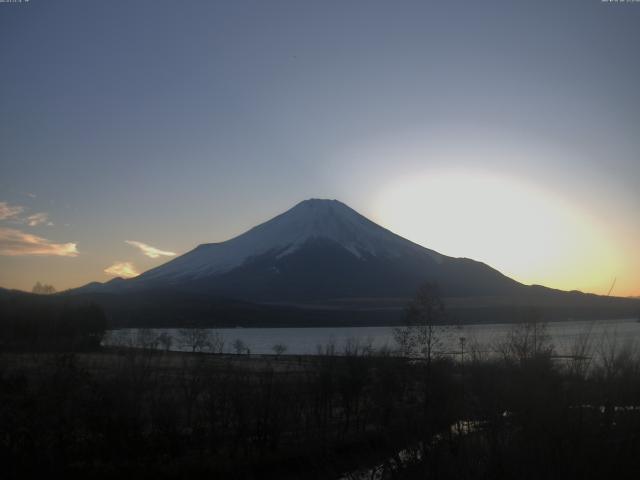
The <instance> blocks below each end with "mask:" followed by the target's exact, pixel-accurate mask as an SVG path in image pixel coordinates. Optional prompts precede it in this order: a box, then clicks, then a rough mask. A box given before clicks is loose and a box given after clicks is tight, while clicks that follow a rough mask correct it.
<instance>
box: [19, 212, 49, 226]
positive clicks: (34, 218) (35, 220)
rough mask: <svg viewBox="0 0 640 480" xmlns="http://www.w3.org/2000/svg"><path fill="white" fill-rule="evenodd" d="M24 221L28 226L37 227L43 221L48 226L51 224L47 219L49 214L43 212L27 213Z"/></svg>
mask: <svg viewBox="0 0 640 480" xmlns="http://www.w3.org/2000/svg"><path fill="white" fill-rule="evenodd" d="M25 222H26V223H27V225H29V226H30V227H37V226H38V225H42V224H43V223H46V224H47V225H48V226H52V225H53V223H52V222H50V221H49V215H48V214H46V213H44V212H40V213H34V214H33V215H29V216H28V217H27V218H25Z"/></svg>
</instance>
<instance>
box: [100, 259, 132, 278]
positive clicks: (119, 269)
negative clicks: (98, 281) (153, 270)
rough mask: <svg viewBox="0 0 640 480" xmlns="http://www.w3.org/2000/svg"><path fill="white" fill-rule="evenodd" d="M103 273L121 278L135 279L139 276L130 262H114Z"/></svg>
mask: <svg viewBox="0 0 640 480" xmlns="http://www.w3.org/2000/svg"><path fill="white" fill-rule="evenodd" d="M104 273H108V274H109V275H113V276H114V277H123V278H131V277H137V276H138V275H139V273H138V271H137V270H136V268H135V267H134V266H133V264H132V263H131V262H116V263H114V264H113V265H111V266H110V267H107V268H105V269H104Z"/></svg>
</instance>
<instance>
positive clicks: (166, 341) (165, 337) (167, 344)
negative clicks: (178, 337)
mask: <svg viewBox="0 0 640 480" xmlns="http://www.w3.org/2000/svg"><path fill="white" fill-rule="evenodd" d="M157 340H158V343H159V344H160V345H161V346H162V348H163V350H164V351H165V352H168V351H169V350H171V345H172V344H173V337H172V336H171V335H169V334H168V333H167V332H162V333H161V334H160V335H158V339H157Z"/></svg>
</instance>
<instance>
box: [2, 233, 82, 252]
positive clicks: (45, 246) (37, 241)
mask: <svg viewBox="0 0 640 480" xmlns="http://www.w3.org/2000/svg"><path fill="white" fill-rule="evenodd" d="M0 255H7V256H23V255H48V256H57V257H75V256H77V255H78V249H77V243H73V242H69V243H54V242H52V241H51V240H47V239H46V238H42V237H39V236H37V235H31V234H29V233H25V232H22V231H20V230H16V229H14V228H0Z"/></svg>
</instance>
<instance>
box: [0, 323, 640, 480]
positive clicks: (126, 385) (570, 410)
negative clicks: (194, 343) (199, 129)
mask: <svg viewBox="0 0 640 480" xmlns="http://www.w3.org/2000/svg"><path fill="white" fill-rule="evenodd" d="M529 333H530V332H529ZM523 338H524V337H523V336H522V332H521V335H520V336H519V337H514V338H512V339H510V340H507V341H506V343H505V349H504V352H503V356H502V357H500V358H496V359H493V360H487V359H484V358H482V357H481V356H479V355H476V354H475V353H474V352H473V351H471V352H470V353H469V354H468V356H467V357H466V358H464V359H463V360H464V361H462V362H460V361H458V362H455V361H453V360H451V359H449V360H445V359H441V358H434V359H433V360H432V361H431V362H429V363H427V362H425V361H423V360H415V359H413V360H411V359H406V358H398V357H393V356H389V355H377V354H375V353H372V352H367V353H365V354H364V355H363V354H362V352H360V351H358V350H357V349H356V350H352V351H351V352H348V353H349V354H348V355H342V356H334V355H318V356H312V357H297V356H286V355H284V356H275V355H274V356H269V357H265V356H249V355H246V354H245V355H211V354H197V353H196V354H193V353H176V352H162V351H160V350H154V349H129V348H123V349H116V350H108V351H100V352H95V353H52V352H41V353H15V352H8V353H7V352H5V353H4V354H2V356H1V357H0V425H2V440H1V442H0V461H1V462H2V465H3V469H4V472H5V474H8V475H7V476H6V477H5V478H25V477H30V476H31V477H35V476H41V475H43V474H45V473H46V474H48V475H50V474H65V475H78V476H79V475H83V476H85V475H91V476H92V477H97V478H108V477H113V476H115V475H120V474H124V475H126V476H140V477H150V476H153V477H155V478H187V477H191V476H194V475H205V474H210V475H213V476H214V477H213V478H230V477H232V478H301V477H303V476H304V478H340V477H345V478H365V477H366V478H425V476H426V478H564V479H566V478H637V475H638V473H639V472H640V456H639V455H638V452H639V451H640V362H639V361H638V357H637V355H636V354H635V352H634V351H633V350H631V349H630V348H628V347H625V348H619V347H616V348H612V349H611V351H610V352H608V354H606V355H604V352H603V355H602V356H601V359H600V360H601V361H599V362H598V364H597V365H593V364H591V365H589V360H588V359H587V358H586V357H585V358H574V359H573V360H571V361H569V362H568V363H562V364H561V363H558V362H557V361H554V360H552V359H551V357H550V355H549V350H546V349H544V348H536V347H533V345H534V344H533V343H531V342H530V341H527V342H525V343H527V344H528V345H525V344H523V343H522V340H523ZM518 342H520V343H518ZM398 452H401V454H400V455H398ZM374 470H375V471H376V472H377V473H378V474H379V475H380V476H378V477H375V476H372V473H373V472H374ZM348 472H352V473H351V474H348Z"/></svg>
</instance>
